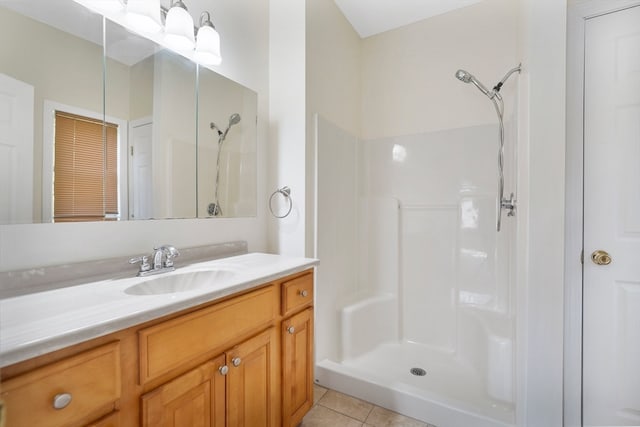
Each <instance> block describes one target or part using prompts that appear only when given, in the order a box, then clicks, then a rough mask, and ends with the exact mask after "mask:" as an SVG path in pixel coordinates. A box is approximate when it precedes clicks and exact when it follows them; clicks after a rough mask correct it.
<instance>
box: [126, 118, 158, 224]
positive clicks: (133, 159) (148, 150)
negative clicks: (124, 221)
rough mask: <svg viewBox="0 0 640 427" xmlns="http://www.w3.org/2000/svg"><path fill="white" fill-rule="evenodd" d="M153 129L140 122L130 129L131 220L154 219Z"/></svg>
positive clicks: (149, 124) (145, 121)
mask: <svg viewBox="0 0 640 427" xmlns="http://www.w3.org/2000/svg"><path fill="white" fill-rule="evenodd" d="M152 128H153V126H152V123H151V121H149V120H140V121H137V122H132V123H131V126H130V129H129V145H130V148H129V178H130V179H129V212H130V214H129V219H149V218H152V217H153V213H152V210H153V185H152V183H153V168H152V165H153V162H152V149H153V138H152V136H153V135H152Z"/></svg>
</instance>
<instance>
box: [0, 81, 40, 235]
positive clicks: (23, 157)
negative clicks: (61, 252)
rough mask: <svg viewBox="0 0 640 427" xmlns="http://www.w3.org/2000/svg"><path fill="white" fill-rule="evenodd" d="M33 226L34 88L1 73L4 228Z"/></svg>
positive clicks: (0, 220) (0, 211)
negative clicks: (20, 224)
mask: <svg viewBox="0 0 640 427" xmlns="http://www.w3.org/2000/svg"><path fill="white" fill-rule="evenodd" d="M31 222H33V86H31V85H29V84H27V83H24V82H21V81H20V80H16V79H14V78H11V77H9V76H7V75H5V74H2V73H0V224H19V223H31Z"/></svg>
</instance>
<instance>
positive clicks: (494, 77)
mask: <svg viewBox="0 0 640 427" xmlns="http://www.w3.org/2000/svg"><path fill="white" fill-rule="evenodd" d="M516 38H517V3H516V2H514V1H513V0H485V1H483V2H480V3H477V4H474V5H472V6H468V7H465V8H462V9H458V10H456V11H453V12H449V13H446V14H443V15H438V16H435V17H432V18H429V19H426V20H423V21H419V22H416V23H414V24H411V25H407V26H404V27H401V28H398V29H395V30H391V31H387V32H385V33H381V34H378V35H375V36H371V37H368V38H366V39H364V40H363V52H362V58H363V62H362V125H361V126H362V133H361V136H362V137H363V138H364V139H370V138H380V137H387V136H394V135H410V134H415V133H421V132H431V131H436V130H442V129H452V128H458V127H467V126H475V125H480V124H487V123H496V114H495V111H494V110H493V106H492V105H491V103H490V102H489V101H488V100H487V98H486V97H485V96H483V95H482V94H481V93H480V92H479V91H477V90H476V89H475V88H474V87H471V85H470V84H469V85H467V84H464V83H462V82H460V81H459V80H457V79H456V78H455V77H454V73H455V72H456V70H458V69H465V70H467V71H469V72H470V73H472V74H473V75H475V76H476V77H477V78H478V79H479V80H480V81H481V82H483V83H484V84H485V86H487V87H489V89H490V88H491V87H492V86H493V85H495V84H496V83H497V82H498V81H499V80H500V78H502V76H503V75H504V74H505V73H506V72H507V71H508V70H509V69H511V68H513V67H515V66H516V65H518V62H519V61H520V60H519V58H518V55H517V50H516V48H517V46H516ZM514 87H515V85H514V82H513V81H510V84H509V85H505V88H504V90H503V92H504V93H506V92H509V93H511V94H513V93H514V91H513V88H514ZM505 104H506V105H507V110H506V111H508V110H509V109H511V111H513V108H514V102H513V98H512V97H505Z"/></svg>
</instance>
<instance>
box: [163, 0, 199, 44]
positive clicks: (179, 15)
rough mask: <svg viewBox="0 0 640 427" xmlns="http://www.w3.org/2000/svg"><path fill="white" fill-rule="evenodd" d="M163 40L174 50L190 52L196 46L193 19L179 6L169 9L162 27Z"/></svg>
mask: <svg viewBox="0 0 640 427" xmlns="http://www.w3.org/2000/svg"><path fill="white" fill-rule="evenodd" d="M164 32H165V34H164V40H165V42H166V43H167V45H168V46H169V47H171V48H173V49H176V50H192V49H193V47H194V46H195V44H196V41H195V36H194V35H193V18H192V17H191V15H190V14H189V12H187V10H186V9H183V8H182V7H180V6H174V7H172V8H171V9H169V12H168V13H167V19H166V21H165V26H164Z"/></svg>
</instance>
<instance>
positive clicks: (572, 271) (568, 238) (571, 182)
mask: <svg viewBox="0 0 640 427" xmlns="http://www.w3.org/2000/svg"><path fill="white" fill-rule="evenodd" d="M634 6H640V0H579V1H577V2H576V3H574V4H573V5H571V6H569V7H568V10H567V21H568V22H567V128H566V129H567V152H566V165H565V167H566V192H565V263H564V265H565V283H564V294H565V297H564V313H565V314H564V361H563V368H564V369H563V371H564V373H563V376H564V378H563V384H564V386H563V387H564V390H563V396H564V398H563V400H564V401H563V409H564V415H563V417H564V423H563V424H564V426H565V427H580V426H582V315H583V312H582V298H583V294H582V278H583V268H582V267H583V265H582V262H581V259H580V258H581V253H582V251H583V227H584V223H583V213H584V212H583V202H584V198H583V191H584V181H583V174H584V163H583V154H584V129H583V123H584V114H583V103H584V71H585V70H584V55H585V44H584V35H585V23H586V21H587V20H588V19H590V18H594V17H597V16H601V15H605V14H608V13H612V12H616V11H619V10H623V9H628V8H631V7H634Z"/></svg>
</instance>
